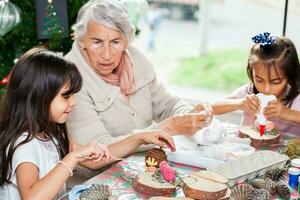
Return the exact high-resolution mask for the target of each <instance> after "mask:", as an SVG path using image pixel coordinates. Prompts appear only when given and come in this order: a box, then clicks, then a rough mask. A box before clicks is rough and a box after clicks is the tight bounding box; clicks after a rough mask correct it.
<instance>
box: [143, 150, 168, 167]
mask: <svg viewBox="0 0 300 200" xmlns="http://www.w3.org/2000/svg"><path fill="white" fill-rule="evenodd" d="M164 160H165V161H168V160H167V154H166V153H165V151H164V150H162V149H158V148H154V149H150V150H148V151H147V152H146V155H145V163H146V166H147V167H149V166H153V167H156V168H159V164H160V162H161V161H164ZM149 161H151V162H149Z"/></svg>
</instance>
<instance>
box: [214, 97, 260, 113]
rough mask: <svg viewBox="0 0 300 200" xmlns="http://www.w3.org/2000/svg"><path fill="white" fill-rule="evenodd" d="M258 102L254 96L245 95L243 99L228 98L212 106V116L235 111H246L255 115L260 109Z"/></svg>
mask: <svg viewBox="0 0 300 200" xmlns="http://www.w3.org/2000/svg"><path fill="white" fill-rule="evenodd" d="M259 105H260V104H259V100H258V98H257V96H256V95H254V94H251V95H247V96H246V97H245V98H240V99H239V98H236V97H235V96H228V97H226V98H225V99H223V100H220V101H217V102H215V103H213V104H212V108H213V114H214V115H220V114H224V113H227V112H232V111H236V110H246V111H248V112H250V113H253V114H255V113H257V112H258V111H259V109H260V106H259Z"/></svg>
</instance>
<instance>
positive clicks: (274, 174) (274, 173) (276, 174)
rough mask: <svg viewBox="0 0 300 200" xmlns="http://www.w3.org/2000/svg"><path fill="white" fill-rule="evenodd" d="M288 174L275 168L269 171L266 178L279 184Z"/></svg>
mask: <svg viewBox="0 0 300 200" xmlns="http://www.w3.org/2000/svg"><path fill="white" fill-rule="evenodd" d="M286 174H287V172H286V170H285V169H279V168H275V169H270V170H268V171H267V172H266V174H265V178H269V179H271V180H273V181H275V182H278V181H281V180H284V178H285V176H286Z"/></svg>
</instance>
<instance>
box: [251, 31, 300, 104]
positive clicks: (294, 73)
mask: <svg viewBox="0 0 300 200" xmlns="http://www.w3.org/2000/svg"><path fill="white" fill-rule="evenodd" d="M257 63H261V64H263V65H264V66H265V67H266V68H267V69H268V70H269V74H270V70H271V68H274V69H275V70H276V72H278V69H281V70H282V72H283V73H284V75H285V77H286V78H287V82H288V84H289V86H290V88H289V90H288V93H287V95H286V97H285V98H284V101H285V105H288V106H289V107H290V106H291V105H292V103H293V100H294V99H295V98H296V97H297V96H298V95H299V93H300V64H299V59H298V55H297V50H296V47H295V45H294V44H293V42H292V41H291V40H290V39H288V38H286V37H277V38H276V39H275V42H274V43H273V44H271V45H267V46H262V45H260V44H255V45H253V47H252V48H251V51H250V56H249V58H248V66H247V74H248V77H249V79H250V80H251V82H252V84H251V85H250V87H251V90H252V92H253V93H254V94H257V93H258V90H257V89H256V87H255V85H254V81H253V66H254V65H255V64H257Z"/></svg>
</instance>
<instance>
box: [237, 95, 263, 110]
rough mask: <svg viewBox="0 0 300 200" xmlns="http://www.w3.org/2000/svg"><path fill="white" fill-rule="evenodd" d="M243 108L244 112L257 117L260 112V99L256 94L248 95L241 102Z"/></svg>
mask: <svg viewBox="0 0 300 200" xmlns="http://www.w3.org/2000/svg"><path fill="white" fill-rule="evenodd" d="M241 108H242V110H244V111H247V112H250V113H252V114H254V115H255V114H256V113H258V111H259V110H260V102H259V99H258V97H257V96H256V95H255V94H251V95H247V96H246V97H245V98H244V100H243V101H242V102H241Z"/></svg>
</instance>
